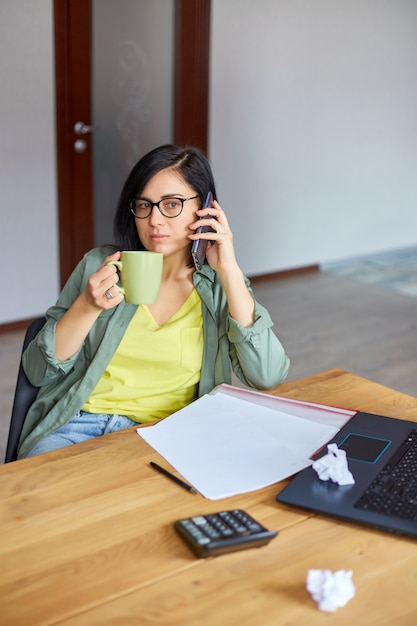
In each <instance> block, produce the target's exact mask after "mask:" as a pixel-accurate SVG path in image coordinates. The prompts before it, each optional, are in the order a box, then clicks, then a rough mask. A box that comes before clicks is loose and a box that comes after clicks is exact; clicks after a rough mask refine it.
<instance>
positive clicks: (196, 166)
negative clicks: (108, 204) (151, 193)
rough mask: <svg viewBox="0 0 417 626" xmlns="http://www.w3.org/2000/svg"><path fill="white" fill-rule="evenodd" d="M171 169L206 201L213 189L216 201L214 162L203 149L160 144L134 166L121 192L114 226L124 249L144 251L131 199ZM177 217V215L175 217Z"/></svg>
mask: <svg viewBox="0 0 417 626" xmlns="http://www.w3.org/2000/svg"><path fill="white" fill-rule="evenodd" d="M166 169H171V170H174V171H175V172H177V173H178V174H179V176H180V177H181V178H182V179H183V180H184V181H185V182H186V183H187V184H188V185H190V187H192V188H193V190H194V191H195V193H196V195H197V194H198V195H199V196H200V198H201V203H203V202H204V200H205V197H206V195H207V194H208V192H209V191H211V192H212V193H213V197H214V199H215V200H216V199H217V196H216V189H215V183H214V178H213V173H212V171H211V167H210V163H209V161H208V159H207V157H206V156H205V155H204V154H203V152H202V151H201V150H199V149H198V148H193V147H186V148H180V147H179V146H174V145H171V144H165V145H163V146H159V147H158V148H155V149H154V150H151V152H148V154H145V156H143V157H142V158H141V159H140V160H139V161H138V162H137V163H136V165H135V166H134V167H133V169H132V171H131V172H130V174H129V176H128V177H127V180H126V182H125V184H124V186H123V189H122V192H121V194H120V199H119V203H118V205H117V210H116V215H115V217H114V223H113V229H114V235H115V238H116V243H117V245H118V246H119V249H120V250H144V246H143V244H142V242H141V240H140V239H139V236H138V233H137V229H136V223H135V216H134V215H133V214H132V212H131V210H130V206H131V205H130V202H131V201H132V200H134V199H135V198H138V197H140V195H141V194H142V192H143V190H144V188H145V187H146V185H147V183H148V182H149V180H150V179H151V178H152V176H154V175H155V174H157V173H158V172H160V171H161V170H166ZM174 219H175V218H174Z"/></svg>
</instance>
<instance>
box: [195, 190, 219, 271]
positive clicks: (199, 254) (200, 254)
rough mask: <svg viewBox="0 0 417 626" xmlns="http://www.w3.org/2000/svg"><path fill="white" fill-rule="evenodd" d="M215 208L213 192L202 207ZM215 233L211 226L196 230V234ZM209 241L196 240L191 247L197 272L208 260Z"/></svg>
mask: <svg viewBox="0 0 417 626" xmlns="http://www.w3.org/2000/svg"><path fill="white" fill-rule="evenodd" d="M212 206H213V194H212V193H211V191H209V192H208V194H207V197H206V200H205V202H204V204H203V206H202V208H203V209H206V208H207V207H212ZM208 232H214V231H213V229H212V228H211V226H199V227H198V228H197V230H196V233H208ZM207 244H208V240H207V239H196V240H195V241H193V245H192V247H191V255H192V257H193V260H194V265H195V267H196V269H197V270H201V268H202V267H203V265H204V261H205V259H206V250H207Z"/></svg>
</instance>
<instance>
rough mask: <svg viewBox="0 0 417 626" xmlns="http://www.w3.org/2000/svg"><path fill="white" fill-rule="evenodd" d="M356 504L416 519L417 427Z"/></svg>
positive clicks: (356, 505)
mask: <svg viewBox="0 0 417 626" xmlns="http://www.w3.org/2000/svg"><path fill="white" fill-rule="evenodd" d="M354 506H355V507H356V508H359V509H366V510H368V511H374V512H377V513H384V514H385V515H391V516H393V517H401V518H402V519H408V520H417V429H416V430H412V431H411V432H410V433H409V434H408V435H407V437H406V438H405V440H404V442H403V443H402V444H401V446H400V447H399V448H398V450H396V452H395V453H394V454H393V455H392V457H391V458H390V459H389V461H388V462H387V463H386V464H385V465H384V467H383V468H382V469H381V471H380V472H379V473H378V475H377V476H376V477H375V479H374V480H373V481H372V483H371V484H370V485H369V487H367V489H366V490H365V491H364V492H363V494H362V495H361V497H360V498H359V500H358V501H357V502H356V504H355V505H354Z"/></svg>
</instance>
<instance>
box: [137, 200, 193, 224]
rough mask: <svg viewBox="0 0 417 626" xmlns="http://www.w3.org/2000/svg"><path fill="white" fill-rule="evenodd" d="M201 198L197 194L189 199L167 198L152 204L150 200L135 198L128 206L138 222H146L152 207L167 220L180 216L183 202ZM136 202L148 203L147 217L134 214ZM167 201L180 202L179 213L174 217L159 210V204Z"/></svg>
mask: <svg viewBox="0 0 417 626" xmlns="http://www.w3.org/2000/svg"><path fill="white" fill-rule="evenodd" d="M200 197H201V196H200V195H199V194H197V195H196V196H191V198H178V197H177V196H168V197H167V198H162V200H160V201H159V202H152V200H149V199H148V198H140V197H139V198H135V200H130V201H129V205H130V212H131V213H132V214H133V215H134V216H135V217H136V218H137V219H138V220H146V219H147V218H148V217H149V216H150V215H151V214H152V211H153V208H154V206H156V207H157V208H158V211H159V212H160V213H161V215H163V216H164V217H167V218H168V219H170V220H171V219H174V218H175V217H178V216H179V215H181V213H182V212H183V210H184V202H187V201H188V200H195V199H196V198H200ZM138 200H145V201H146V202H149V205H150V208H149V213H148V214H147V215H136V213H135V205H136V202H137V201H138ZM167 200H178V201H179V202H181V210H180V212H179V213H177V214H176V215H166V213H164V212H163V210H162V209H161V207H160V206H159V205H160V204H161V202H166V201H167Z"/></svg>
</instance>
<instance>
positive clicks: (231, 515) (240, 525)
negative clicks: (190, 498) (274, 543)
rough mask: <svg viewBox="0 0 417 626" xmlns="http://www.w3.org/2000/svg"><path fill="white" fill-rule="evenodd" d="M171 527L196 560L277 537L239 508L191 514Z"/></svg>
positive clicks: (255, 544)
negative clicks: (188, 547) (195, 556)
mask: <svg viewBox="0 0 417 626" xmlns="http://www.w3.org/2000/svg"><path fill="white" fill-rule="evenodd" d="M175 528H176V529H177V531H178V532H179V534H180V535H181V536H182V538H183V539H184V540H185V541H186V542H187V543H188V545H189V546H190V547H191V549H192V550H193V551H194V553H195V554H197V556H200V557H204V556H210V555H215V554H224V553H225V552H233V551H235V550H242V549H243V548H250V547H254V546H260V545H264V544H265V543H268V542H269V541H270V540H271V539H272V538H273V537H275V536H276V535H277V533H276V532H275V531H269V530H267V529H266V528H264V527H263V526H262V525H261V524H259V522H257V521H256V520H255V519H254V518H253V517H251V516H250V515H249V514H248V513H246V512H245V511H243V510H242V509H234V510H231V511H221V512H219V513H211V514H209V515H195V516H194V517H190V518H188V519H182V520H179V521H177V522H175Z"/></svg>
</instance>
